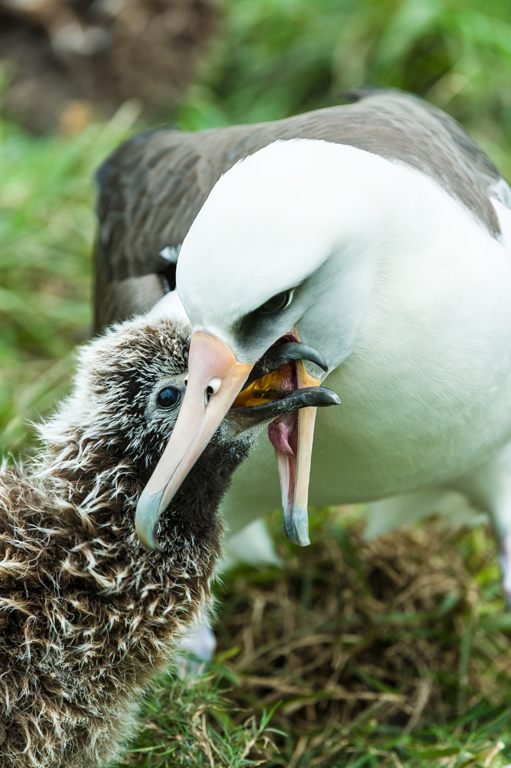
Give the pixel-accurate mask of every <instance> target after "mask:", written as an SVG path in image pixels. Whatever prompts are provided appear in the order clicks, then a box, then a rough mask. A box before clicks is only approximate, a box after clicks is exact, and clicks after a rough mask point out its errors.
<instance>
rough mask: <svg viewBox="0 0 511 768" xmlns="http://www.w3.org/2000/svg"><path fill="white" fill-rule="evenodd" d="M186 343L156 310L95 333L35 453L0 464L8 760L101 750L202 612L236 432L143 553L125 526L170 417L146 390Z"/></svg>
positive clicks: (169, 385)
mask: <svg viewBox="0 0 511 768" xmlns="http://www.w3.org/2000/svg"><path fill="white" fill-rule="evenodd" d="M187 351H188V334H187V332H186V330H184V329H183V328H182V327H180V326H176V324H175V323H170V322H169V321H167V320H162V321H159V322H152V323H148V322H147V321H146V320H145V319H142V320H139V321H133V322H131V321H130V322H128V323H125V324H124V325H123V326H120V327H118V328H117V329H114V330H113V331H111V332H109V333H108V334H107V335H106V336H105V337H102V338H100V339H96V340H95V341H94V342H92V344H91V345H89V346H88V347H87V348H86V349H85V350H82V352H81V355H80V360H81V365H80V367H79V370H78V374H77V377H76V381H75V388H74V391H73V393H72V394H71V396H70V397H69V399H68V400H67V401H66V402H65V403H64V404H63V405H62V406H61V408H60V409H59V411H58V412H57V414H56V415H55V416H54V417H53V418H52V419H51V420H50V421H49V422H48V423H46V424H44V425H42V427H41V433H42V436H43V438H44V440H45V450H44V452H43V453H42V454H41V456H40V457H39V459H38V461H37V463H36V464H35V465H33V466H31V467H30V466H29V467H23V466H21V465H17V466H14V467H6V466H4V467H3V468H2V470H1V471H0V625H1V632H0V671H1V674H0V765H1V766H5V768H7V766H9V768H28V767H29V766H30V767H31V768H59V767H60V766H62V768H64V767H65V768H94V767H95V766H100V765H104V764H106V763H107V762H109V761H110V760H112V759H113V758H114V757H115V756H116V755H117V754H118V752H119V748H120V742H121V741H122V739H124V738H125V737H126V735H127V734H128V733H129V731H130V730H131V729H132V727H133V725H134V723H135V720H136V710H137V707H138V701H137V699H138V697H140V695H141V693H142V692H143V691H144V689H146V688H147V686H148V685H149V683H150V681H151V679H152V678H153V677H154V676H155V674H157V673H158V672H159V671H161V670H163V669H164V668H165V667H166V666H167V665H168V663H169V660H170V659H171V657H172V655H173V653H174V650H175V647H176V644H177V642H178V641H179V639H180V638H181V636H182V635H183V632H184V631H185V629H187V628H188V627H189V626H190V625H191V623H192V622H193V621H194V620H196V619H197V618H198V617H199V615H200V613H201V611H204V610H206V608H207V605H208V601H209V598H210V583H211V580H212V577H213V573H214V567H215V563H216V559H217V557H218V554H219V549H220V535H221V530H222V525H221V522H220V520H219V518H218V515H217V514H216V509H217V506H218V503H219V501H220V498H221V495H222V493H223V491H224V490H225V487H226V485H227V484H228V481H229V477H230V475H231V473H232V471H233V469H234V467H235V466H237V464H238V463H239V462H240V461H241V460H242V458H243V457H244V455H245V453H246V447H244V441H243V440H241V441H238V443H237V444H236V445H234V444H230V445H227V446H226V445H225V444H223V445H220V444H219V443H217V445H216V448H213V453H212V457H214V458H213V461H214V464H215V466H216V467H217V469H218V467H219V466H220V473H219V472H218V471H217V472H215V473H212V472H211V471H210V467H209V465H208V460H207V456H206V457H205V462H203V463H202V464H201V465H197V473H196V474H195V477H194V478H192V483H193V485H192V486H191V487H190V486H188V490H186V489H183V495H182V496H181V497H180V499H176V500H175V503H174V504H173V505H171V507H170V508H169V510H168V514H167V515H166V516H165V518H164V519H162V521H161V524H160V526H161V528H160V539H159V540H160V543H161V545H162V549H163V550H164V551H162V552H148V551H147V550H146V549H145V548H144V547H143V546H142V545H141V544H140V543H139V541H138V538H137V535H136V532H135V525H134V510H135V506H136V501H137V498H138V496H139V495H140V492H141V490H142V488H143V486H144V484H145V482H146V481H147V478H148V477H149V475H150V474H151V471H152V469H153V468H154V466H155V465H156V462H157V458H158V456H159V452H160V451H161V446H162V441H163V443H164V442H165V441H166V440H168V437H169V435H170V433H171V431H172V428H173V423H174V421H175V412H174V411H173V410H172V408H170V409H169V408H167V409H165V408H163V409H162V408H160V407H159V406H158V403H157V398H158V393H159V392H161V391H163V392H164V393H166V396H167V398H168V397H169V396H170V398H171V399H172V397H174V395H175V393H176V392H180V391H181V388H184V385H183V384H182V380H183V378H184V374H185V371H186V365H187ZM162 388H163V390H162ZM175 396H176V397H178V395H175ZM179 396H180V395H179ZM220 456H221V457H222V458H221V459H220ZM219 462H220V463H219ZM201 467H202V468H201Z"/></svg>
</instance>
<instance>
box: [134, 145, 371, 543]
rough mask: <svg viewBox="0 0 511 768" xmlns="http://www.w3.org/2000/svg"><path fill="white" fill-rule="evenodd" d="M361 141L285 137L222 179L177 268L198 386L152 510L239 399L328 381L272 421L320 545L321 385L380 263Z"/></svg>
mask: <svg viewBox="0 0 511 768" xmlns="http://www.w3.org/2000/svg"><path fill="white" fill-rule="evenodd" d="M353 153H357V155H361V154H362V155H363V154H365V153H361V152H360V151H359V150H353V149H352V148H351V147H341V146H339V145H334V144H329V143H326V142H321V141H308V140H294V141H285V142H282V141H279V142H276V143H274V144H272V145H270V146H268V147H266V148H264V149H262V150H260V151H259V152H257V153H256V154H255V155H252V156H251V157H249V158H247V159H245V160H244V161H242V162H241V163H239V164H238V165H236V166H235V167H234V168H233V169H231V170H230V171H229V172H227V173H226V174H225V175H224V176H223V177H222V178H221V179H220V180H219V181H218V183H217V184H216V185H215V187H214V188H213V190H212V192H211V194H210V195H209V197H208V199H207V201H206V203H205V204H204V206H203V208H202V210H201V211H200V213H199V214H198V216H197V218H196V219H195V221H194V223H193V225H192V227H191V229H190V231H189V233H188V235H187V237H186V238H185V241H184V243H183V246H182V249H181V253H180V258H179V262H178V269H177V288H178V293H179V296H180V298H181V301H182V302H183V305H184V307H185V310H186V312H187V314H188V317H189V319H190V322H191V325H192V331H193V334H192V340H191V346H190V357H189V372H188V378H187V389H186V394H185V397H184V400H183V405H182V408H181V412H180V414H179V418H178V421H177V424H176V428H175V430H174V434H173V436H172V439H171V440H170V442H169V444H168V447H167V449H166V451H165V455H164V456H163V457H162V459H161V462H160V465H161V466H160V469H161V472H159V474H158V477H157V479H156V480H155V479H154V478H153V479H152V480H151V481H150V482H149V484H148V486H147V488H146V490H145V492H144V495H143V496H142V497H141V499H140V502H139V510H141V512H143V511H144V510H146V509H147V508H149V507H151V506H152V507H153V508H154V509H156V510H158V514H159V513H161V511H163V509H164V507H165V505H166V504H168V502H169V500H170V499H171V498H172V496H173V495H174V493H175V492H176V491H177V489H178V488H179V486H180V484H181V482H182V481H183V479H184V478H185V477H186V475H187V473H188V472H189V470H190V469H191V467H192V466H193V464H194V462H195V461H196V460H197V458H198V457H199V456H200V454H201V452H202V451H203V450H204V447H205V446H206V445H207V443H208V441H209V440H210V438H211V437H212V435H213V434H214V433H215V431H216V429H217V428H218V426H219V424H220V423H221V422H222V420H223V419H224V417H225V416H226V414H227V413H228V411H229V410H230V409H231V407H233V404H234V408H238V407H243V408H250V407H254V406H256V404H257V403H263V402H264V401H265V399H267V398H271V397H273V394H272V393H273V392H274V391H275V390H279V391H282V390H296V389H302V388H310V391H311V393H314V391H315V390H314V388H316V391H317V402H316V401H315V400H314V396H313V394H311V399H310V405H311V406H312V407H310V408H306V409H304V410H301V411H299V412H298V411H297V412H293V413H292V414H283V415H282V416H280V417H279V418H277V419H276V420H274V421H273V422H272V423H271V424H270V427H269V436H270V440H271V442H272V443H273V445H274V447H275V449H276V453H277V459H278V463H279V470H280V476H281V488H282V500H283V508H284V522H285V528H286V532H287V534H288V536H289V538H290V539H291V540H292V541H294V542H295V543H297V544H301V545H306V544H308V543H309V541H308V528H307V491H308V478H309V469H310V457H311V450H312V438H313V427H314V416H315V410H316V409H315V407H314V406H315V405H322V404H323V403H322V402H321V392H322V388H321V387H320V386H319V385H320V384H321V382H322V379H323V378H324V377H325V375H326V373H327V371H331V370H332V369H334V368H336V367H337V366H338V365H339V364H340V363H341V362H342V361H343V360H344V359H345V358H346V357H347V356H348V355H349V354H350V352H351V350H352V348H353V345H354V342H355V339H356V337H357V334H358V330H359V327H360V324H361V321H362V318H363V316H364V311H365V305H366V303H367V299H368V293H369V289H368V286H369V285H370V284H371V282H372V274H373V272H374V261H373V260H371V259H364V258H360V248H361V247H362V246H363V242H361V241H364V238H365V231H366V227H365V225H364V222H363V211H364V210H365V205H364V204H362V205H361V199H362V191H363V187H364V185H365V182H364V180H363V179H361V180H360V182H361V183H359V184H357V185H351V186H350V184H347V183H346V181H344V182H343V181H342V173H343V172H346V170H347V171H348V173H349V171H350V169H349V168H347V167H346V166H349V162H350V158H352V156H353ZM373 236H374V233H372V234H371V238H370V239H372V237H373ZM354 242H355V243H356V246H357V247H355V248H354V247H353V243H354ZM362 250H364V248H363V247H362ZM365 250H367V248H366V249H365ZM266 372H268V373H266ZM337 402H339V401H338V400H337Z"/></svg>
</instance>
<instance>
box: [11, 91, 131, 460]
mask: <svg viewBox="0 0 511 768" xmlns="http://www.w3.org/2000/svg"><path fill="white" fill-rule="evenodd" d="M135 118H136V112H134V108H133V107H132V106H130V105H129V104H128V105H126V106H125V107H124V108H123V109H121V110H120V112H119V113H118V114H117V115H116V116H115V118H114V119H113V120H111V121H110V122H109V123H107V124H105V125H91V126H89V127H88V128H87V129H86V130H85V131H84V132H83V133H82V134H80V135H79V136H76V137H74V138H68V137H63V136H54V137H50V138H45V139H34V138H33V137H32V136H30V135H27V134H26V133H24V132H23V131H21V130H20V129H19V128H18V127H16V126H14V125H12V124H10V123H9V122H7V121H5V120H3V121H1V122H0V327H1V334H0V453H1V452H2V451H3V452H7V451H12V452H15V453H17V452H18V451H19V450H20V449H21V448H22V447H24V446H26V445H27V443H28V442H29V432H28V429H29V428H28V422H29V421H30V420H33V419H35V418H37V417H38V416H39V415H40V414H45V413H47V412H48V411H49V410H50V409H51V408H52V407H53V406H54V404H55V402H56V400H57V399H58V398H59V397H61V396H62V395H63V394H64V393H65V392H66V391H67V388H68V385H69V378H70V374H71V372H72V370H73V364H74V363H73V350H74V349H75V347H76V344H77V343H78V342H80V341H85V340H86V339H87V338H88V337H89V335H90V328H91V302H90V283H91V252H92V244H93V238H94V229H95V217H94V187H93V179H92V177H93V173H94V170H95V168H96V167H97V166H98V164H99V163H100V162H101V161H102V160H103V159H104V158H105V156H106V155H107V154H108V153H109V152H110V151H111V150H112V149H113V148H114V147H116V146H117V145H118V144H119V143H120V142H121V141H122V140H123V139H125V138H126V136H127V135H128V133H129V132H130V130H131V129H132V126H133V123H134V120H135Z"/></svg>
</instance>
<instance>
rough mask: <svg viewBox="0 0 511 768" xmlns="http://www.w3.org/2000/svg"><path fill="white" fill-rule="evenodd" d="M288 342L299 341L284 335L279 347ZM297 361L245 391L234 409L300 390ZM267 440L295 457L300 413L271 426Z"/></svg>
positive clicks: (277, 420) (254, 383)
mask: <svg viewBox="0 0 511 768" xmlns="http://www.w3.org/2000/svg"><path fill="white" fill-rule="evenodd" d="M288 341H296V339H295V338H294V337H293V336H287V335H286V336H283V337H282V338H280V339H279V340H278V341H277V342H276V344H275V345H274V346H276V345H277V344H284V343H285V342H288ZM297 365H299V363H298V362H291V363H287V364H286V365H283V366H282V367H281V368H278V369H277V370H276V371H271V373H267V374H266V375H265V376H262V377H261V378H260V379H257V380H256V381H254V382H253V383H252V384H250V386H248V387H246V389H243V390H242V391H241V392H240V393H239V395H238V397H237V398H236V400H235V401H234V403H233V404H232V408H244V407H247V406H252V405H261V403H264V402H268V401H271V400H273V399H275V396H276V394H277V393H278V392H290V391H291V390H295V389H297V388H298V376H297ZM268 437H269V439H270V442H271V444H272V445H273V447H274V448H275V449H276V450H278V451H280V452H281V453H284V454H286V455H289V456H296V454H297V450H298V413H297V412H296V411H294V412H293V413H283V414H282V415H281V416H278V417H277V418H276V419H274V421H272V422H271V423H270V424H269V425H268Z"/></svg>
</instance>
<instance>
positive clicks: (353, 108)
mask: <svg viewBox="0 0 511 768" xmlns="http://www.w3.org/2000/svg"><path fill="white" fill-rule="evenodd" d="M351 97H352V98H353V99H354V100H355V103H352V104H348V105H344V106H337V107H330V108H328V109H322V110H317V111H315V112H309V113H306V114H304V115H298V116H296V117H290V118H286V119H285V120H278V121H276V122H272V123H260V124H255V125H241V126H232V127H229V128H220V129H214V130H208V131H200V132H198V133H181V132H179V131H175V130H173V129H163V130H159V131H155V132H151V133H146V134H142V135H140V136H137V137H135V138H134V139H131V140H130V141H128V142H126V143H125V144H123V145H122V146H121V147H120V148H119V149H118V150H117V151H116V152H114V153H113V155H111V157H110V158H108V160H107V161H106V162H105V163H104V164H103V166H102V167H101V168H100V170H99V172H98V176H97V179H98V184H99V196H98V205H97V212H98V218H99V231H98V238H97V246H96V267H95V269H96V279H95V297H94V300H95V326H96V330H100V329H101V328H103V327H104V326H106V325H108V324H109V323H111V322H112V321H114V320H121V319H124V318H125V317H128V316H130V315H132V314H134V313H136V312H143V311H146V310H148V309H149V308H150V307H151V306H153V304H155V303H156V301H158V300H159V299H160V298H161V297H162V296H163V295H164V294H165V292H166V291H168V290H169V289H172V288H173V287H174V285H175V282H174V281H175V264H174V263H173V261H174V260H175V259H174V255H175V254H176V253H177V251H174V250H173V249H174V248H175V249H178V248H179V246H180V245H181V243H182V242H183V239H184V237H185V235H186V233H187V232H188V230H189V228H190V226H191V224H192V222H193V220H194V219H195V217H196V216H197V214H198V212H199V210H200V208H201V207H202V205H203V203H204V202H205V200H206V198H207V196H208V194H209V192H210V191H211V189H212V188H213V186H214V185H215V183H216V182H217V181H218V179H219V178H220V176H221V175H222V174H223V173H225V172H226V171H227V170H229V168H231V167H232V166H233V165H235V163H237V162H238V161H239V160H240V159H242V158H244V157H247V156H248V155H251V154H253V153H254V152H257V151H258V150H259V149H262V147H265V146H267V145H268V144H271V143H272V142H273V141H276V140H277V139H292V138H308V139H323V140H325V141H331V142H335V143H339V144H349V145H352V146H354V147H358V148H359V149H363V150H366V151H368V152H372V153H373V154H377V155H381V156H382V157H386V158H388V159H390V160H398V161H399V162H403V163H405V164H407V165H410V166H411V167H413V168H416V169H417V170H419V171H421V172H422V173H424V174H426V175H428V176H430V177H431V178H433V179H435V180H436V181H437V182H438V183H439V184H440V185H441V186H442V187H443V188H444V189H445V190H446V191H447V192H448V193H449V194H450V195H452V196H453V197H455V198H456V199H458V200H459V201H460V202H461V203H463V205H465V206H466V207H467V208H468V209H469V210H470V211H471V212H472V214H473V215H474V217H476V218H477V219H478V220H479V221H480V222H481V223H482V224H483V225H484V226H485V227H486V228H487V229H488V231H489V233H490V234H491V235H492V236H496V235H497V234H498V233H499V223H498V219H497V216H496V213H495V209H494V207H493V205H492V203H491V200H490V196H491V195H494V196H499V197H501V199H502V198H504V202H505V201H506V195H507V194H508V193H507V192H505V194H500V193H498V192H495V190H498V189H499V185H503V189H504V191H506V190H509V188H508V187H507V185H506V184H505V182H504V181H503V179H502V178H501V176H500V174H499V173H498V171H497V169H496V168H495V167H494V166H493V164H492V163H491V161H490V160H489V159H488V158H487V157H486V155H485V154H484V152H483V151H482V150H481V149H480V148H479V147H478V146H477V144H475V143H474V142H473V141H472V140H471V139H470V138H469V137H468V136H467V135H466V134H465V132H464V131H463V130H462V128H461V127H460V126H459V125H458V123H456V122H455V121H454V120H452V119H451V118H450V117H448V116H447V115H446V114H444V113H443V112H441V111H440V110H438V109H436V108H435V107H432V106H431V105H429V104H427V103H425V102H423V101H422V100H420V99H418V98H417V97H415V96H410V95H408V94H404V93H400V92H399V91H391V90H368V91H365V90H362V91H358V92H355V93H354V94H351ZM507 199H509V198H507ZM165 248H168V249H170V250H167V251H164V255H162V254H161V252H162V250H163V249H165Z"/></svg>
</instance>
